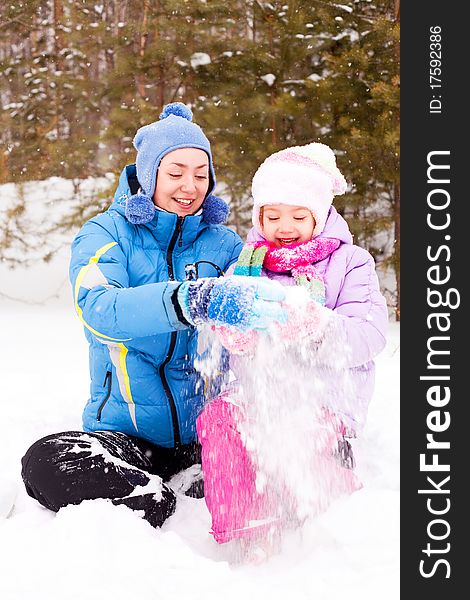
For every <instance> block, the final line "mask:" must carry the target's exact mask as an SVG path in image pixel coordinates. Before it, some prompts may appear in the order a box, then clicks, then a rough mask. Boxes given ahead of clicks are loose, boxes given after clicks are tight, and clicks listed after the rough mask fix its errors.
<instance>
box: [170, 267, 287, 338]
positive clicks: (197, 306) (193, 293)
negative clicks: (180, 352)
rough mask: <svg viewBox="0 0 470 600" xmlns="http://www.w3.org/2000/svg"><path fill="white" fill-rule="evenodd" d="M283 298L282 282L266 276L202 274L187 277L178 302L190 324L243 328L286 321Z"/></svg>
mask: <svg viewBox="0 0 470 600" xmlns="http://www.w3.org/2000/svg"><path fill="white" fill-rule="evenodd" d="M284 299H285V291H284V289H283V287H282V285H281V284H280V283H279V282H277V281H272V280H270V279H267V278H265V277H243V276H240V275H231V276H229V277H223V278H219V279H216V278H212V277H211V278H202V279H198V280H197V281H185V282H184V283H182V284H181V285H180V286H179V288H178V290H177V302H178V304H179V306H180V307H181V310H182V313H183V316H184V318H185V319H186V321H188V323H190V324H191V325H199V324H202V323H212V324H214V325H230V326H232V327H236V328H237V329H239V330H241V331H248V330H250V329H259V330H263V329H268V327H269V326H270V325H271V323H273V322H278V323H284V322H285V321H286V320H287V313H286V311H285V309H284V308H283V307H282V306H281V302H282V301H283V300H284Z"/></svg>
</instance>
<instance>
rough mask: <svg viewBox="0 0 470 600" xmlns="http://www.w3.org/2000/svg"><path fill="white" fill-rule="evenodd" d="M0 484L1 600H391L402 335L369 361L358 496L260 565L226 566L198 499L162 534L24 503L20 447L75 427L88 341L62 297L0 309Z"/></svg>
mask: <svg viewBox="0 0 470 600" xmlns="http://www.w3.org/2000/svg"><path fill="white" fill-rule="evenodd" d="M0 331H1V332H2V334H1V335H2V344H1V346H0V365H1V372H2V400H1V404H2V407H1V408H2V437H1V441H0V474H1V475H0V477H4V478H5V477H6V478H8V480H9V481H13V482H14V483H15V484H17V485H18V491H17V500H16V504H15V508H14V510H13V513H12V514H11V515H10V517H9V518H8V519H3V520H0V552H1V561H0V597H1V598H2V599H3V600H20V599H21V600H23V599H28V600H29V599H32V598H34V599H35V600H42V599H44V600H75V599H79V598H80V600H82V598H83V597H84V595H85V596H86V598H87V599H88V600H92V599H95V598H96V599H98V598H99V599H100V600H102V599H110V600H111V599H112V600H120V599H121V598H123V599H124V598H125V599H126V600H128V599H129V598H131V597H139V596H140V595H142V596H143V597H145V598H152V599H155V600H158V599H160V598H162V599H163V598H168V596H170V595H171V596H172V597H177V598H191V599H192V600H198V599H199V598H201V599H204V600H211V599H212V598H214V599H215V598H219V597H220V596H221V595H223V597H224V598H225V600H229V599H232V598H233V599H235V598H237V599H238V598H240V597H245V598H255V597H256V598H270V600H277V599H281V598H282V599H283V600H285V598H295V599H296V600H301V599H304V598H305V599H307V598H312V599H313V598H315V599H316V600H322V599H325V600H326V599H328V600H332V599H333V600H334V599H338V600H339V599H342V598H348V600H354V599H356V598H357V599H359V598H360V599H361V600H367V599H371V600H372V599H373V598H374V599H375V598H376V597H377V596H378V595H379V596H380V598H381V600H388V599H397V598H398V597H399V590H398V585H399V534H398V530H399V472H398V465H399V425H398V424H399V405H398V375H399V373H398V368H399V367H398V359H399V327H398V325H397V324H396V323H391V326H390V332H389V336H388V345H387V347H386V349H385V350H384V352H383V353H382V355H381V356H380V357H379V358H378V360H377V366H378V369H377V371H378V372H377V387H376V393H375V397H374V400H373V402H372V405H371V407H370V412H369V421H368V425H367V427H366V430H365V433H364V436H363V438H362V440H360V441H357V442H356V444H355V451H356V458H357V463H358V474H359V475H360V476H361V478H362V480H363V482H364V488H363V489H362V490H360V491H359V492H356V493H355V494H353V496H351V497H349V498H345V499H341V500H339V501H337V502H336V503H334V504H333V505H332V506H331V507H330V509H329V510H328V511H327V512H326V513H325V514H324V515H322V516H321V517H319V518H317V519H316V520H314V521H311V522H308V521H307V522H306V523H305V524H304V526H303V528H302V529H301V530H299V531H297V532H294V533H291V534H289V535H288V536H287V538H286V540H285V542H284V545H283V548H282V550H281V553H280V554H279V555H277V556H274V557H273V558H271V559H270V560H269V561H268V562H267V563H266V564H264V565H262V566H251V565H248V566H247V565H240V564H234V563H233V562H230V554H229V549H228V548H227V547H224V546H218V545H217V544H216V543H215V542H214V541H213V540H212V538H211V536H210V535H209V533H208V531H209V528H210V520H209V514H208V511H207V509H206V507H205V503H204V500H196V499H192V498H184V497H183V498H181V500H180V503H179V506H178V509H177V511H176V513H175V514H174V515H173V516H172V517H171V518H170V519H169V520H168V522H167V523H166V524H165V525H164V527H163V528H162V530H158V531H157V530H153V529H152V528H151V527H150V525H148V524H147V523H146V522H145V521H143V520H141V519H140V518H139V517H137V516H136V515H134V514H133V513H132V512H131V511H129V510H128V509H126V508H125V507H115V506H111V505H109V504H107V503H106V502H105V501H104V500H103V501H100V500H99V501H93V502H85V503H83V504H82V505H81V506H71V507H68V508H65V509H62V510H61V511H60V512H59V513H58V514H54V513H51V512H49V511H47V510H46V509H43V508H42V507H41V506H40V505H39V504H37V503H36V502H35V501H34V500H32V499H31V498H29V497H28V496H27V494H26V492H25V491H24V488H23V487H22V484H21V480H20V475H19V471H20V459H21V456H22V455H23V454H24V452H25V450H26V449H27V448H28V446H29V445H30V444H31V443H32V442H34V441H35V440H36V439H38V438H39V437H41V436H44V435H47V434H49V433H52V432H57V431H60V430H67V429H77V428H80V419H81V410H82V407H83V404H84V401H85V400H86V398H87V392H88V389H87V388H88V373H87V368H88V367H87V344H86V342H85V338H84V335H83V333H82V328H81V325H80V323H79V321H78V319H77V318H76V316H75V314H74V311H73V307H72V304H71V302H70V301H68V300H65V299H64V300H61V301H59V300H51V301H49V302H47V303H46V304H43V305H26V304H21V303H18V302H16V303H15V302H11V301H5V300H4V301H3V302H2V303H1V304H0Z"/></svg>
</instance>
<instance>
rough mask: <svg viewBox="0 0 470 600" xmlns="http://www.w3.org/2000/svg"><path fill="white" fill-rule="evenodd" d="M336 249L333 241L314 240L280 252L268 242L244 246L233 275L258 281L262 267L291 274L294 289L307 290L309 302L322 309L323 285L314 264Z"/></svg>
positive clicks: (338, 243)
mask: <svg viewBox="0 0 470 600" xmlns="http://www.w3.org/2000/svg"><path fill="white" fill-rule="evenodd" d="M339 245H340V241H339V240H338V239H336V238H315V239H314V240H310V241H308V242H303V243H301V244H295V245H292V246H285V247H283V248H278V247H277V246H275V245H274V244H273V243H271V242H265V241H259V242H247V243H246V244H245V245H244V246H243V249H242V251H241V253H240V256H239V257H238V262H237V264H236V266H235V270H234V272H233V274H234V275H245V276H251V277H260V276H261V273H262V269H263V267H264V268H265V269H267V270H268V271H274V272H275V273H291V274H292V277H293V278H294V280H295V283H296V285H302V286H304V287H306V288H307V289H308V291H309V294H310V297H311V298H312V300H315V301H316V302H318V303H320V304H322V305H324V304H325V283H324V281H323V277H322V276H321V274H320V273H319V272H318V269H317V268H316V267H315V264H314V263H317V262H319V261H320V260H323V259H325V258H327V257H328V256H329V255H330V254H331V253H332V252H334V251H335V250H336V249H337V248H338V246H339Z"/></svg>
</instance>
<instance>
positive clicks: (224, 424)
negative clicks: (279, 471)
mask: <svg viewBox="0 0 470 600" xmlns="http://www.w3.org/2000/svg"><path fill="white" fill-rule="evenodd" d="M243 418H244V417H243V409H242V408H241V407H240V406H238V405H235V404H232V403H231V402H230V401H228V395H227V394H221V395H220V396H218V397H217V398H215V399H214V400H212V401H211V402H209V403H208V404H207V405H206V406H205V408H204V411H203V412H202V413H201V415H200V416H199V417H198V419H197V422H196V427H197V432H198V436H199V441H200V443H201V445H202V459H201V460H202V469H203V473H204V495H205V500H206V504H207V507H208V509H209V512H210V514H211V516H212V534H213V536H214V538H215V540H216V541H217V542H218V543H223V542H228V541H230V540H231V539H233V538H241V537H244V538H253V537H256V536H259V535H262V534H263V533H265V532H267V531H269V529H270V528H271V527H273V526H274V527H279V526H281V525H282V516H281V515H280V514H279V509H280V506H279V504H280V503H279V497H278V496H277V497H275V496H273V494H272V491H271V490H270V489H269V486H265V488H264V490H263V492H259V491H258V490H257V489H256V468H255V465H254V464H253V462H252V461H251V459H250V456H249V454H248V452H247V451H246V449H245V447H244V445H243V442H242V439H241V436H240V433H239V430H238V428H237V424H238V423H240V421H241V419H243ZM312 467H313V468H315V467H320V468H321V472H322V473H327V474H328V475H326V477H327V480H325V482H324V483H325V485H326V488H327V489H328V495H327V500H326V502H325V504H323V505H321V506H320V505H319V506H318V511H317V512H321V511H323V510H326V508H327V507H328V504H329V503H330V502H331V500H333V499H334V498H336V497H338V496H340V495H341V494H345V493H351V492H353V491H355V490H357V489H359V487H361V486H360V483H359V482H358V480H357V478H356V476H355V474H354V473H353V471H352V470H350V469H345V468H343V467H341V466H340V465H339V463H338V461H337V460H336V459H335V458H334V457H333V456H332V455H331V454H330V455H329V456H326V454H325V455H322V456H319V463H318V464H317V465H312ZM325 467H326V468H325ZM277 493H278V494H279V491H278V492H277ZM283 498H284V503H285V498H286V495H285V494H283ZM291 508H292V507H291Z"/></svg>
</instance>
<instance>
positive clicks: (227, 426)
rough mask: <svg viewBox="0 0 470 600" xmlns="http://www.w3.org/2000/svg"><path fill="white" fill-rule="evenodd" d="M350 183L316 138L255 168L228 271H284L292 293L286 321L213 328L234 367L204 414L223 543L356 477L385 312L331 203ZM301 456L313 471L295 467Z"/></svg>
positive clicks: (325, 499)
mask: <svg viewBox="0 0 470 600" xmlns="http://www.w3.org/2000/svg"><path fill="white" fill-rule="evenodd" d="M345 190H346V181H345V179H344V177H343V175H342V174H341V173H340V171H339V170H338V168H337V166H336V160H335V156H334V154H333V152H332V150H331V149H330V148H329V147H328V146H326V145H324V144H319V143H312V144H308V145H305V146H297V147H291V148H287V149H285V150H282V151H280V152H277V153H275V154H273V155H272V156H270V157H269V158H267V159H266V160H265V161H264V162H263V164H262V165H261V166H260V167H259V169H258V171H257V172H256V174H255V176H254V178H253V182H252V196H253V200H254V205H253V217H252V221H253V228H252V229H251V231H250V232H249V234H248V238H247V242H246V243H245V245H244V247H243V250H242V251H241V254H240V256H239V259H238V262H237V263H236V266H234V267H232V268H231V269H229V273H231V272H232V270H233V273H234V274H235V275H244V276H247V277H255V278H256V277H267V278H269V279H274V280H278V281H279V282H281V283H282V284H283V285H284V286H290V287H289V288H288V290H290V294H289V295H290V298H291V302H286V303H284V307H285V309H286V311H287V313H288V315H289V319H288V322H287V323H285V324H280V323H277V324H273V325H272V326H271V327H270V329H269V331H264V332H259V331H255V330H247V331H244V332H240V331H239V330H238V331H237V330H235V329H233V328H232V327H226V326H220V327H217V328H215V331H216V332H217V334H218V337H219V339H220V341H221V342H222V344H223V346H225V347H226V348H227V349H228V350H229V351H230V353H231V369H232V371H233V373H234V374H235V375H236V381H235V382H231V383H230V385H229V386H227V387H226V389H225V390H224V392H223V393H222V394H221V395H219V396H218V397H217V398H216V399H215V400H213V401H212V402H210V403H209V404H207V405H206V407H205V409H204V411H203V412H202V414H201V415H200V416H199V418H198V420H197V429H198V434H199V439H200V441H201V444H202V466H203V472H204V487H205V499H206V503H207V506H208V508H209V511H210V513H211V516H212V533H213V535H214V538H215V539H216V541H217V542H219V543H222V542H227V541H229V540H232V539H234V538H244V539H253V538H259V537H260V536H262V535H265V534H266V533H267V532H269V531H272V530H273V524H276V525H277V526H279V525H281V524H283V523H285V522H286V519H289V518H292V515H293V513H295V516H294V518H296V517H299V518H301V519H302V518H304V517H306V516H308V515H309V514H315V513H318V512H320V511H322V510H325V509H326V508H327V506H328V504H329V503H330V502H331V500H333V499H334V498H336V497H338V496H340V495H341V494H344V493H351V492H352V491H354V490H355V489H357V488H358V487H360V484H359V482H358V480H357V479H356V476H355V475H354V472H353V470H352V469H353V466H354V459H353V456H352V449H351V445H350V443H349V442H348V441H347V439H346V438H351V437H355V436H356V434H357V433H358V432H359V431H360V430H361V428H362V427H363V425H364V421H365V417H366V412H367V406H368V403H369V401H370V399H371V396H372V392H373V381H374V362H373V359H374V357H375V356H376V355H377V354H378V353H379V352H380V351H381V350H382V349H383V347H384V345H385V332H386V325H387V320H388V315H387V308H386V303H385V299H384V297H383V296H382V294H381V293H380V291H379V283H378V279H377V275H376V272H375V265H374V260H373V258H372V256H371V255H370V254H369V253H368V252H367V251H366V250H364V249H362V248H360V247H358V246H355V245H353V243H352V235H351V233H350V231H349V229H348V226H347V224H346V222H345V220H344V219H343V218H342V217H341V216H340V215H339V214H338V213H337V212H336V210H335V209H334V208H333V207H332V206H331V204H332V201H333V198H334V196H335V195H337V194H343V193H344V192H345ZM288 297H289V296H288ZM299 299H300V300H299ZM276 349H277V350H276ZM286 364H287V365H288V369H286ZM286 371H287V375H286ZM292 375H294V376H292ZM302 398H308V401H307V402H302ZM313 405H315V410H313V409H312V406H313ZM273 407H274V408H273ZM293 415H294V416H293ZM287 424H289V425H290V427H291V428H292V429H293V430H292V431H289V430H288V427H287ZM278 437H281V439H277V438H278ZM294 440H296V441H295V443H294ZM299 449H300V452H299ZM279 456H280V457H281V458H280V461H281V463H282V462H283V463H284V467H283V469H280V468H279V467H280V464H279V458H278V459H276V457H279ZM302 456H306V457H307V460H308V465H309V466H308V471H309V473H310V474H311V479H310V480H309V479H308V477H307V480H306V479H305V477H306V474H305V472H302V469H301V470H299V469H296V465H298V464H299V460H300V459H301V457H302ZM276 460H277V462H276ZM286 464H287V465H288V468H286ZM304 471H305V470H304ZM302 478H303V480H302ZM302 489H304V490H308V493H309V494H310V496H309V497H308V498H307V500H308V502H307V503H304V505H303V506H301V505H302V501H303V500H305V499H306V498H305V497H304V498H302V497H301V495H299V493H298V491H299V490H302ZM306 507H307V508H306Z"/></svg>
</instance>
